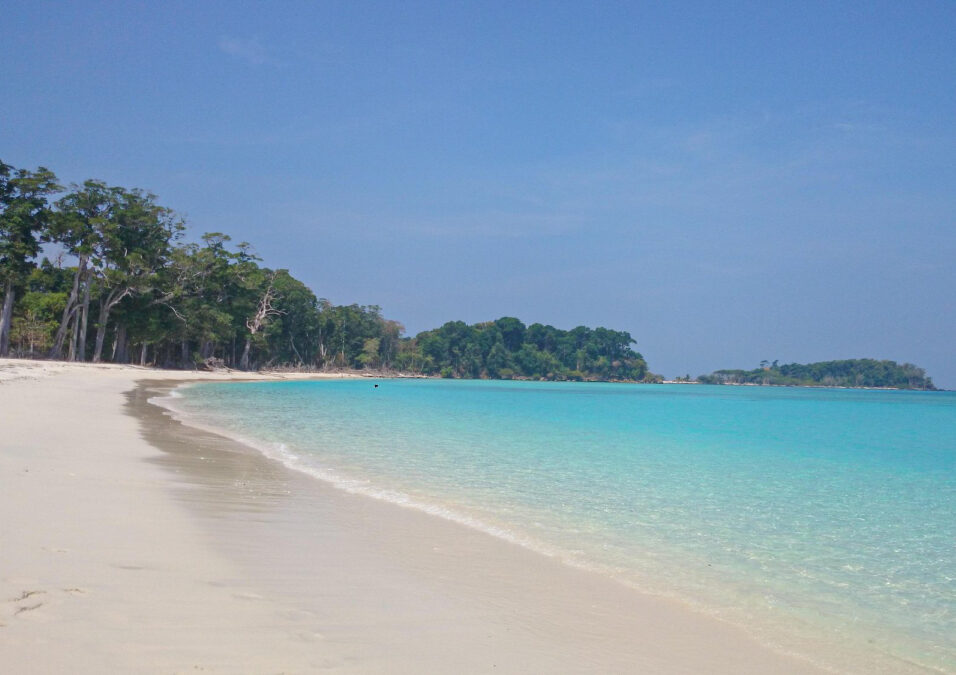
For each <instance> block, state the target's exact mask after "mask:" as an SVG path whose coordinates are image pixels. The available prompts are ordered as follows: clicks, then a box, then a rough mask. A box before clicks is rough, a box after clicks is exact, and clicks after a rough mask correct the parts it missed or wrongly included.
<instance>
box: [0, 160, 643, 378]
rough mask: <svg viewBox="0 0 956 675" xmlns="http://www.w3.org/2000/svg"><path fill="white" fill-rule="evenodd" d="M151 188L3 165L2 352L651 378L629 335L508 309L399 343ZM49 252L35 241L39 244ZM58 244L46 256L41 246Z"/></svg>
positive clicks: (369, 312)
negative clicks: (561, 325)
mask: <svg viewBox="0 0 956 675" xmlns="http://www.w3.org/2000/svg"><path fill="white" fill-rule="evenodd" d="M184 235H185V223H184V221H183V219H182V218H181V217H180V216H179V215H177V214H176V213H175V212H174V211H172V210H171V209H169V208H167V207H165V206H162V205H160V204H159V203H157V197H156V196H155V195H153V194H151V193H149V192H145V191H143V190H138V189H127V188H123V187H117V186H111V185H107V184H106V183H104V182H102V181H98V180H87V181H85V182H84V183H83V184H82V185H75V184H74V185H71V186H70V187H69V188H68V189H67V188H64V187H63V186H61V185H59V183H58V180H57V177H56V176H55V175H54V174H53V172H52V171H50V170H48V169H46V168H43V167H40V168H37V169H35V170H28V169H19V168H15V167H13V166H10V165H8V164H5V163H3V162H2V161H0V298H2V303H3V304H2V306H0V356H7V355H11V354H12V355H14V356H20V357H30V358H51V359H67V360H70V361H91V362H95V363H96V362H112V363H138V364H141V365H152V366H157V367H163V368H195V367H197V366H199V367H210V368H215V367H231V368H238V369H242V370H253V369H258V368H300V369H325V370H332V369H366V370H371V371H376V370H377V371H401V372H405V373H411V374H421V375H435V376H442V377H455V378H500V379H547V380H602V381H608V380H614V381H618V380H619V381H659V380H660V379H661V378H660V377H658V376H656V375H653V374H652V373H650V372H649V371H648V369H647V363H646V362H645V361H644V358H643V357H642V356H641V354H639V353H637V352H635V351H634V350H633V349H632V348H631V345H632V344H634V340H633V339H632V337H631V336H630V334H628V333H626V332H622V331H614V330H609V329H606V328H594V329H591V328H586V327H584V326H580V327H578V328H575V329H573V330H570V331H564V330H560V329H557V328H554V327H552V326H544V325H541V324H532V325H530V326H526V325H525V324H524V323H522V322H521V321H519V320H518V319H516V318H512V317H504V318H501V319H497V320H495V321H489V322H486V323H479V324H475V325H466V324H465V323H463V322H461V321H452V322H449V323H446V324H445V325H443V326H441V327H440V328H436V329H435V330H430V331H426V332H423V333H420V334H419V335H417V336H415V337H412V338H409V337H405V336H404V335H403V334H404V331H405V329H404V327H403V326H402V324H400V323H399V322H397V321H393V320H390V319H387V318H385V317H383V316H382V313H381V308H380V307H378V306H376V305H356V304H352V305H334V304H332V303H331V302H329V301H328V300H326V299H323V298H319V297H317V296H316V295H315V294H314V293H313V292H312V290H311V289H309V288H308V287H307V286H306V285H305V284H303V283H302V282H301V281H299V280H298V279H295V278H294V277H293V276H292V275H291V274H290V273H289V271H288V270H285V269H272V268H269V267H265V266H263V265H262V264H261V262H262V261H261V259H260V258H259V257H258V256H257V255H256V254H255V252H254V250H253V249H252V247H251V246H250V245H249V244H247V243H245V242H240V243H237V244H233V243H232V241H231V239H230V237H229V236H228V235H226V234H223V233H219V232H212V233H207V234H204V235H202V236H201V237H200V241H199V242H184V241H183V237H184ZM45 247H46V248H45ZM49 251H55V252H56V255H54V256H52V259H51V258H50V257H41V253H44V252H49Z"/></svg>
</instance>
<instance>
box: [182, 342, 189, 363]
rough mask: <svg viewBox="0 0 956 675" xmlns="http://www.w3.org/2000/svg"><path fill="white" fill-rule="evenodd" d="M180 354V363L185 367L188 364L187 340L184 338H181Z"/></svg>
mask: <svg viewBox="0 0 956 675" xmlns="http://www.w3.org/2000/svg"><path fill="white" fill-rule="evenodd" d="M181 356H182V365H183V368H185V367H186V366H188V365H189V342H188V341H187V340H185V339H184V340H183V344H182V353H181Z"/></svg>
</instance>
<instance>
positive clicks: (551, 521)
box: [171, 379, 956, 672]
mask: <svg viewBox="0 0 956 675" xmlns="http://www.w3.org/2000/svg"><path fill="white" fill-rule="evenodd" d="M375 385H378V386H377V387H376V386H375ZM171 407H173V408H174V409H175V410H176V411H178V412H179V413H181V414H183V415H185V416H186V417H187V418H188V419H192V420H194V421H196V422H197V423H201V424H204V425H207V426H214V427H216V428H218V429H228V430H229V433H230V434H231V435H233V436H235V437H238V438H240V439H241V440H244V441H246V442H248V443H250V444H252V445H255V446H256V447H258V448H260V449H261V450H262V451H263V452H265V453H266V454H268V455H270V456H272V457H273V458H275V459H278V460H280V461H283V462H284V463H286V464H287V465H289V466H291V467H293V468H296V469H299V470H302V471H305V472H308V473H311V474H312V475H314V476H316V477H317V478H319V479H322V480H327V481H332V482H333V483H335V484H336V485H338V486H339V487H341V488H343V489H347V490H351V491H356V492H361V493H364V494H368V495H371V496H374V497H378V498H381V499H387V500H390V501H393V502H396V503H399V504H403V505H406V506H410V507H414V508H420V509H423V510H426V511H429V512H431V513H434V514H435V515H438V516H442V517H446V518H451V519H454V520H458V521H460V522H462V523H464V524H467V525H469V526H472V527H477V528H481V529H483V530H485V531H487V532H489V533H491V534H494V535H496V536H500V537H504V538H507V539H510V540H512V541H515V542H517V543H520V544H522V545H524V546H528V547H531V548H534V549H537V550H539V551H541V552H542V553H545V554H548V555H554V556H559V557H561V558H562V559H563V560H565V561H567V562H568V563H569V564H572V565H579V566H583V567H586V568H590V569H593V570H594V571H595V573H600V574H607V575H612V576H614V577H616V578H618V579H619V580H621V581H622V582H624V583H627V584H630V585H633V586H635V587H638V588H640V589H643V590H646V591H650V592H654V593H659V594H664V595H668V596H672V597H677V598H680V599H681V600H683V601H684V602H688V603H691V604H692V605H694V606H695V607H696V608H698V609H700V610H702V611H706V612H710V613H713V614H716V615H718V616H721V617H723V618H725V619H727V620H730V621H734V622H738V623H740V624H742V625H745V626H747V627H748V628H749V629H750V630H753V631H754V632H756V633H758V636H759V637H761V638H762V639H765V640H766V641H768V642H771V643H774V644H776V645H777V646H778V647H780V648H783V649H791V650H796V651H803V652H804V653H806V654H807V655H808V656H811V657H813V658H815V659H817V660H820V661H823V662H826V663H834V664H836V665H837V666H840V665H841V664H842V666H843V667H846V666H847V665H849V666H851V667H852V666H853V664H860V663H863V662H864V661H859V660H857V657H858V656H859V655H864V654H866V655H868V657H867V658H870V659H872V658H877V660H878V661H880V660H881V659H884V660H882V661H880V662H881V663H884V664H885V665H886V668H885V670H886V671H887V672H893V670H894V666H893V664H894V663H897V664H899V663H900V662H897V661H895V660H894V659H902V660H903V661H908V662H910V663H911V664H912V663H915V664H920V665H922V666H924V667H926V668H928V669H931V670H939V671H942V672H956V394H954V393H950V392H939V393H933V392H900V391H865V390H835V389H804V388H765V387H719V386H701V385H697V386H694V385H630V384H597V383H581V384H577V383H533V382H491V381H451V380H370V379H361V380H332V381H319V382H257V383H203V384H196V385H189V386H186V387H183V388H181V389H180V390H178V391H177V392H176V393H175V399H174V400H173V401H172V406H171ZM821 645H829V647H826V648H823V647H821ZM831 648H832V649H831ZM808 651H809V652H813V653H807V652H808ZM831 659H833V660H831Z"/></svg>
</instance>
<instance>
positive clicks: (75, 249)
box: [50, 180, 112, 360]
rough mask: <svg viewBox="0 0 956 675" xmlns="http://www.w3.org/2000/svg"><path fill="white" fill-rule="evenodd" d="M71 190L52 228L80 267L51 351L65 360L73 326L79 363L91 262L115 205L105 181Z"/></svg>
mask: <svg viewBox="0 0 956 675" xmlns="http://www.w3.org/2000/svg"><path fill="white" fill-rule="evenodd" d="M72 187H73V191H72V192H70V193H69V194H68V195H66V196H65V197H63V198H62V199H60V200H59V201H57V203H56V208H57V212H56V216H55V218H54V219H53V222H52V225H51V233H52V238H53V240H54V241H56V242H58V243H60V244H61V245H62V246H63V247H64V249H65V250H66V252H67V253H69V254H70V255H73V256H76V258H77V265H76V270H75V272H74V275H73V287H72V289H71V290H70V294H69V296H68V297H67V301H66V305H65V306H64V307H63V315H62V317H61V318H60V327H59V328H58V329H57V332H56V336H55V337H54V339H53V347H52V348H51V349H50V358H53V359H56V358H61V357H62V355H63V343H64V341H65V340H66V335H67V332H68V331H69V329H70V324H71V323H72V324H73V333H72V337H71V340H70V350H69V352H70V353H69V357H70V360H73V359H75V358H76V357H77V356H79V358H80V360H83V359H84V358H85V352H86V326H87V318H88V315H89V307H90V293H91V285H90V284H91V270H90V269H89V261H90V256H91V255H92V254H93V247H94V245H95V243H96V236H97V231H98V230H99V229H101V228H103V227H104V226H105V224H106V222H107V220H108V219H109V213H110V209H111V207H112V202H111V198H110V189H109V188H108V187H107V186H106V184H105V183H103V182H102V181H97V180H88V181H86V182H84V183H83V185H82V187H81V186H78V185H73V186H72ZM81 293H82V299H81Z"/></svg>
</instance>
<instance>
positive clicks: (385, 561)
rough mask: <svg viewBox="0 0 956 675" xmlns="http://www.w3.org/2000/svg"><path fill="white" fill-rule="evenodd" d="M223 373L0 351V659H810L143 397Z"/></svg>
mask: <svg viewBox="0 0 956 675" xmlns="http://www.w3.org/2000/svg"><path fill="white" fill-rule="evenodd" d="M229 376H230V375H229V374H200V373H185V372H169V371H156V370H151V369H145V368H135V367H124V366H93V365H82V364H76V365H72V364H58V363H41V362H26V361H14V360H0V486H2V488H0V670H2V671H3V672H9V673H61V672H64V673H65V672H70V673H105V672H137V673H138V672H142V673H171V672H198V671H202V672H221V673H234V672H237V673H279V672H284V673H308V672H318V671H323V672H324V671H332V672H344V673H428V672H435V673H437V672H456V673H490V672H503V673H531V672H534V673H812V672H820V671H819V670H818V669H816V668H815V667H814V666H812V665H811V664H809V663H807V662H805V661H802V660H798V659H796V658H792V657H789V656H786V655H782V654H779V653H776V652H774V651H772V650H771V649H769V648H767V647H765V646H763V645H762V644H760V643H759V642H757V641H756V640H755V639H753V638H751V637H750V636H749V635H748V634H747V633H746V632H745V631H744V630H742V629H740V628H736V627H733V626H730V625H727V624H725V623H722V622H720V621H718V620H717V619H714V618H712V617H709V616H705V615H702V614H699V613H696V612H695V611H693V610H692V609H690V608H689V607H685V606H683V605H681V604H679V603H676V602H672V601H669V600H664V599H661V598H656V597H650V596H646V595H643V594H641V593H639V592H636V591H634V590H632V589H629V588H627V587H624V586H622V585H619V584H618V583H616V582H614V581H612V580H610V579H606V578H604V577H602V576H600V575H598V574H594V573H591V572H587V571H583V570H578V569H573V568H570V567H567V566H565V565H563V564H562V563H560V562H559V561H557V560H554V559H551V558H548V557H546V556H542V555H539V554H537V553H534V552H532V551H529V550H526V549H523V548H521V547H519V546H517V545H513V544H510V543H508V542H505V541H502V540H498V539H495V538H494V537H491V536H489V535H486V534H483V533H481V532H478V531H475V530H471V529H468V528H466V527H464V526H461V525H458V524H455V523H452V522H449V521H445V520H441V519H438V518H435V517H433V516H430V515H427V514H424V513H420V512H417V511H413V510H410V509H404V508H401V507H399V506H396V505H393V504H388V503H385V502H380V501H376V500H374V499H371V498H368V497H364V496H358V495H352V494H348V493H345V492H343V491H340V490H337V489H335V488H333V487H331V486H329V485H326V484H324V483H322V482H320V481H317V480H315V479H313V478H310V477H308V476H305V475H301V474H297V473H295V472H293V471H291V470H288V469H286V468H285V467H283V466H281V465H279V464H277V463H275V462H272V461H271V460H268V459H267V458H265V457H263V456H261V455H259V454H258V453H256V452H255V451H253V450H251V449H248V448H244V447H243V446H240V445H238V444H237V443H234V442H232V441H229V440H227V439H224V438H222V437H219V436H217V435H215V434H211V433H208V432H205V431H201V430H196V429H191V428H189V427H185V426H183V425H181V424H179V423H178V422H176V421H175V420H173V419H171V418H170V417H169V416H168V415H165V414H164V413H163V412H162V411H161V410H160V409H159V408H156V407H155V406H151V405H150V404H148V403H147V402H146V399H148V398H149V396H151V395H155V391H156V390H157V388H160V389H161V388H162V386H163V383H162V381H167V382H175V381H180V380H187V379H193V378H204V379H206V378H224V377H229ZM259 377H265V376H259ZM290 377H291V376H290ZM142 381H149V384H147V385H144V386H139V385H138V384H137V383H139V382H142Z"/></svg>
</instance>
